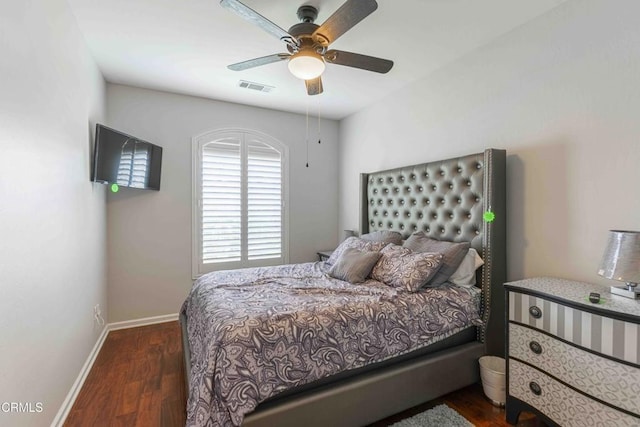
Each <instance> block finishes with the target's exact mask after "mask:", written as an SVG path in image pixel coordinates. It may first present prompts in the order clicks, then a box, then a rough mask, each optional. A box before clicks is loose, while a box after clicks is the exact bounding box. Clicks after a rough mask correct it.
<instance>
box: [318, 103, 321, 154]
mask: <svg viewBox="0 0 640 427" xmlns="http://www.w3.org/2000/svg"><path fill="white" fill-rule="evenodd" d="M320 136H321V134H320V97H318V144H320V143H322V138H320Z"/></svg>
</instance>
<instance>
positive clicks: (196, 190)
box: [191, 128, 289, 280]
mask: <svg viewBox="0 0 640 427" xmlns="http://www.w3.org/2000/svg"><path fill="white" fill-rule="evenodd" d="M247 136H249V137H252V138H255V139H258V140H259V141H260V142H262V143H264V144H267V145H269V146H271V147H273V148H274V149H275V150H277V151H278V152H279V153H280V154H281V159H282V258H280V259H279V260H282V262H283V263H285V264H287V263H289V147H288V146H286V145H285V144H283V143H282V142H280V141H279V140H277V139H276V138H274V137H272V136H270V135H268V134H266V133H263V132H259V131H256V130H252V129H241V128H233V129H218V130H212V131H207V132H205V133H202V134H200V135H197V136H194V137H193V138H192V143H191V148H192V154H191V161H192V168H191V169H192V182H191V212H192V215H191V216H192V219H191V242H192V247H191V264H192V265H191V274H192V278H193V279H194V280H195V279H197V278H198V277H200V276H202V275H203V274H206V273H208V272H211V271H218V270H228V269H236V268H245V267H259V266H267V265H275V264H274V261H273V260H269V259H266V260H255V261H249V260H243V261H233V262H220V263H211V264H207V265H208V266H209V267H206V265H205V264H204V263H203V262H202V218H201V216H202V214H201V209H200V200H201V197H200V195H201V192H202V179H201V165H202V147H203V145H205V144H207V143H210V142H213V141H216V140H218V139H221V138H229V137H237V138H240V139H241V141H242V147H243V149H242V150H241V152H242V157H241V162H242V165H243V168H242V172H241V173H242V176H243V179H246V176H247V168H246V164H247V153H246V150H245V149H244V147H245V144H246V138H247ZM246 196H247V195H246V194H244V193H243V194H242V195H241V197H242V198H243V199H244V198H246ZM245 208H247V207H246V205H245ZM245 214H246V212H244V211H243V213H242V215H243V216H244V215H245ZM246 237H247V236H244V235H243V236H242V241H243V242H244V241H246ZM277 263H279V261H276V264H277Z"/></svg>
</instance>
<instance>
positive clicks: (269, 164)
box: [247, 140, 282, 260]
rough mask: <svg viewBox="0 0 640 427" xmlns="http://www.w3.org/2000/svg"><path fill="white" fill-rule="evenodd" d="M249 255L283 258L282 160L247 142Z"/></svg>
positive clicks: (257, 143) (271, 150)
mask: <svg viewBox="0 0 640 427" xmlns="http://www.w3.org/2000/svg"><path fill="white" fill-rule="evenodd" d="M247 252H248V259H249V260H256V259H269V258H280V257H281V256H282V156H281V154H280V152H278V151H277V150H275V149H274V148H273V147H271V146H269V145H267V144H264V143H262V142H260V141H256V140H249V141H248V142H247Z"/></svg>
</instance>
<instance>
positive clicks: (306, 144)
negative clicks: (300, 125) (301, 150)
mask: <svg viewBox="0 0 640 427" xmlns="http://www.w3.org/2000/svg"><path fill="white" fill-rule="evenodd" d="M306 119H307V134H306V139H305V146H306V150H307V167H309V99H307V114H306Z"/></svg>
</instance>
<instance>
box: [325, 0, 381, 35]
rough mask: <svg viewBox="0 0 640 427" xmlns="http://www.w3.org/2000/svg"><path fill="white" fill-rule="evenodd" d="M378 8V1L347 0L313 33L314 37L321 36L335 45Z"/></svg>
mask: <svg viewBox="0 0 640 427" xmlns="http://www.w3.org/2000/svg"><path fill="white" fill-rule="evenodd" d="M377 8H378V3H377V2H376V0H347V1H346V2H345V3H344V4H343V5H342V6H340V8H339V9H338V10H336V11H335V12H334V13H333V15H331V16H330V17H329V18H328V19H327V20H326V21H324V23H323V24H322V25H320V27H318V28H317V29H316V30H315V31H314V32H313V36H314V37H317V36H320V37H321V38H324V39H326V41H327V42H328V43H333V42H334V41H336V39H337V38H338V37H340V36H341V35H343V34H344V33H346V32H347V31H349V30H350V29H351V28H353V27H354V26H355V25H356V24H357V23H358V22H360V21H362V20H363V19H364V18H366V17H367V16H369V15H370V14H371V13H373V11H375V10H376V9H377Z"/></svg>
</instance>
